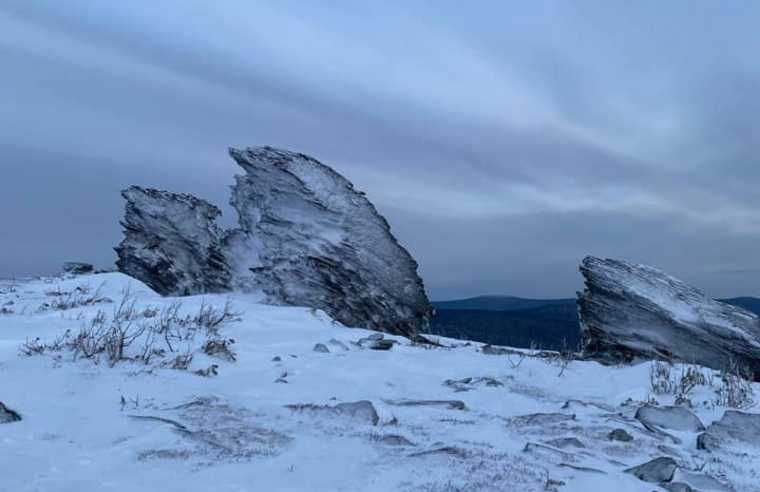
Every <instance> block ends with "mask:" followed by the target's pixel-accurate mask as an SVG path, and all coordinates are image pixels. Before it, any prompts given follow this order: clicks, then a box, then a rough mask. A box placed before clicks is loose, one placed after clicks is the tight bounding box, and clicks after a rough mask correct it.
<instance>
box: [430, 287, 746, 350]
mask: <svg viewBox="0 0 760 492" xmlns="http://www.w3.org/2000/svg"><path fill="white" fill-rule="evenodd" d="M718 300H719V301H721V302H725V303H727V304H732V305H734V306H738V307H741V308H743V309H746V310H747V311H750V312H752V313H755V314H758V315H760V298H756V297H732V298H729V299H718ZM431 304H432V305H433V307H434V308H435V311H436V312H435V315H434V316H433V319H432V320H431V323H430V330H429V331H430V333H433V334H437V335H441V336H447V337H451V338H459V339H465V340H474V341H479V342H484V343H490V344H493V345H508V346H513V347H530V346H531V345H535V346H538V347H541V348H544V349H554V350H560V349H563V348H566V347H569V348H575V347H577V346H578V344H579V343H580V329H579V324H578V310H577V306H576V303H575V299H574V298H566V299H528V298H523V297H516V296H500V295H490V296H477V297H470V298H467V299H454V300H448V301H434V302H432V303H431Z"/></svg>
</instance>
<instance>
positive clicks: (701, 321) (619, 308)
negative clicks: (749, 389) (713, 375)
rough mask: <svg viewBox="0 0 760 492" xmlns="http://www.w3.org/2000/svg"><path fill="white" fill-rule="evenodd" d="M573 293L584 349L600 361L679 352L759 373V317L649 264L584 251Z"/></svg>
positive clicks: (662, 356)
mask: <svg viewBox="0 0 760 492" xmlns="http://www.w3.org/2000/svg"><path fill="white" fill-rule="evenodd" d="M580 270H581V273H582V274H583V276H584V278H585V283H586V289H585V291H584V292H582V293H579V294H578V307H579V315H580V324H581V332H582V335H583V337H584V338H585V340H586V345H585V352H586V354H587V355H588V356H589V357H592V358H595V359H598V360H600V361H603V362H604V361H608V362H618V361H621V360H622V361H630V360H633V359H635V358H638V357H640V358H656V359H679V360H682V361H686V362H691V363H696V364H700V365H704V366H708V367H712V368H715V369H725V368H728V367H730V366H731V364H738V365H739V367H746V368H747V369H749V371H751V372H752V373H754V374H756V375H760V318H758V317H757V316H756V315H754V314H752V313H750V312H748V311H745V310H743V309H741V308H738V307H735V306H730V305H728V304H724V303H722V302H718V301H715V300H713V299H710V298H709V297H707V296H705V295H704V294H703V293H702V292H701V291H699V290H697V289H695V288H693V287H690V286H689V285H686V284H685V283H684V282H682V281H680V280H678V279H676V278H674V277H671V276H670V275H667V274H666V273H664V272H662V271H660V270H657V269H655V268H652V267H649V266H645V265H635V264H631V263H627V262H624V261H618V260H611V259H600V258H595V257H587V258H585V259H584V260H583V263H582V265H581V267H580Z"/></svg>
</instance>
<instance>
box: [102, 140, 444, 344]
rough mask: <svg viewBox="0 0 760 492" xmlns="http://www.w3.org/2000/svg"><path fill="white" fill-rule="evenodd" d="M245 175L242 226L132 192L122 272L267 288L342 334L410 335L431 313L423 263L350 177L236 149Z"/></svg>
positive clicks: (274, 298)
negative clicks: (318, 312) (343, 328)
mask: <svg viewBox="0 0 760 492" xmlns="http://www.w3.org/2000/svg"><path fill="white" fill-rule="evenodd" d="M230 156H232V158H233V159H234V160H235V162H237V164H238V165H239V166H240V167H241V168H242V169H243V171H244V174H242V175H238V176H235V180H236V183H235V185H234V186H233V187H232V197H231V199H230V204H231V205H232V206H233V207H234V209H235V210H236V211H237V213H238V218H239V227H238V228H235V229H233V230H229V231H221V230H220V229H219V228H218V227H217V225H216V224H215V220H216V218H217V217H218V216H219V215H220V211H219V209H218V208H216V207H215V206H213V205H211V204H210V203H208V202H205V201H204V200H201V199H199V198H196V197H194V196H192V195H188V194H177V193H170V192H166V191H158V190H151V189H145V188H139V187H131V188H129V189H127V190H125V191H124V192H123V193H122V194H123V196H124V198H125V199H126V200H127V205H126V215H125V219H124V221H123V222H122V225H123V227H124V235H125V238H124V240H123V241H122V242H121V244H120V245H119V246H118V247H117V248H116V252H117V254H118V256H119V260H118V262H117V265H118V267H119V270H120V271H122V272H123V273H126V274H128V275H131V276H133V277H135V278H138V279H140V280H142V281H143V282H145V283H146V284H148V285H149V286H151V287H152V288H154V289H155V290H156V291H157V292H159V293H161V294H164V295H171V294H173V295H189V294H198V293H206V292H224V291H232V290H243V291H245V290H253V289H257V290H261V291H263V292H264V293H265V294H266V295H267V297H268V298H269V300H270V301H271V302H274V303H279V304H288V305H296V306H307V307H313V308H318V309H323V310H324V311H326V312H327V313H328V314H329V315H330V316H331V317H333V318H334V319H335V320H337V321H340V322H341V323H343V324H345V325H347V326H356V327H365V328H371V329H376V330H380V331H385V332H389V333H394V334H399V335H404V336H410V337H413V336H415V335H416V334H417V333H418V332H420V331H422V330H423V329H424V328H425V327H426V326H427V324H428V322H429V319H430V316H431V314H432V309H431V307H430V303H429V301H428V298H427V295H426V294H425V289H424V285H423V283H422V280H421V279H420V277H419V275H418V274H417V263H416V262H415V261H414V259H413V258H412V256H411V255H410V254H409V253H408V252H407V250H406V249H404V248H403V247H402V246H401V245H400V244H399V243H398V241H397V240H396V238H395V237H394V236H393V234H392V233H391V231H390V227H389V225H388V222H387V221H386V220H385V219H384V218H383V217H382V216H381V215H380V214H379V213H378V212H377V210H376V209H375V207H374V206H373V205H372V203H370V201H369V200H368V199H367V198H366V197H365V196H364V193H362V192H359V191H357V190H355V189H354V186H353V185H352V184H351V183H350V182H349V181H348V180H347V179H345V178H344V177H343V176H341V175H340V174H338V173H337V172H335V171H334V170H333V169H331V168H329V167H328V166H326V165H324V164H322V163H320V162H319V161H317V160H316V159H314V158H312V157H309V156H306V155H304V154H299V153H295V152H289V151H285V150H279V149H274V148H272V147H252V148H247V149H243V150H238V149H230Z"/></svg>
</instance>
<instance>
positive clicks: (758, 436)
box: [697, 410, 760, 451]
mask: <svg viewBox="0 0 760 492" xmlns="http://www.w3.org/2000/svg"><path fill="white" fill-rule="evenodd" d="M732 442H733V443H735V442H739V443H750V444H756V443H758V442H760V414H756V413H744V412H739V411H736V410H726V412H725V413H724V414H723V417H722V418H721V419H720V420H718V421H717V422H715V423H713V424H712V425H710V426H708V427H707V430H706V431H705V432H704V433H702V434H700V435H699V437H698V438H697V447H698V448H699V449H705V450H708V451H714V450H716V449H719V448H720V447H722V446H724V445H726V444H727V443H732Z"/></svg>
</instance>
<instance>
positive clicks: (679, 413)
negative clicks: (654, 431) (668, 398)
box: [636, 405, 705, 432]
mask: <svg viewBox="0 0 760 492" xmlns="http://www.w3.org/2000/svg"><path fill="white" fill-rule="evenodd" d="M636 420H638V421H639V422H641V423H642V424H644V426H645V427H659V428H660V429H670V430H676V431H688V432H700V431H703V430H705V426H704V425H702V421H701V420H699V417H697V416H696V415H694V414H693V413H691V412H690V411H689V410H688V409H686V408H683V407H672V406H666V407H655V406H652V405H644V406H643V407H641V408H639V409H638V410H637V411H636Z"/></svg>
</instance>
